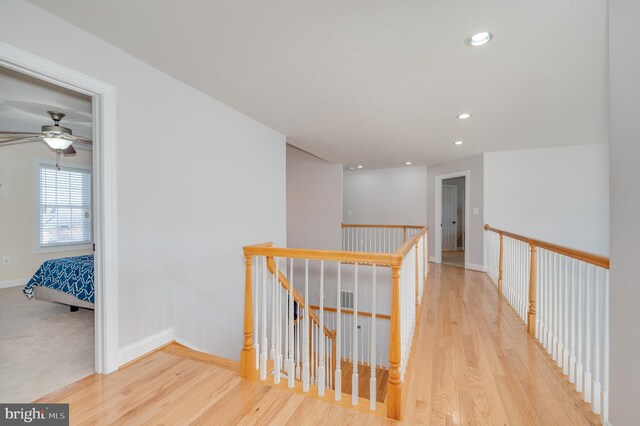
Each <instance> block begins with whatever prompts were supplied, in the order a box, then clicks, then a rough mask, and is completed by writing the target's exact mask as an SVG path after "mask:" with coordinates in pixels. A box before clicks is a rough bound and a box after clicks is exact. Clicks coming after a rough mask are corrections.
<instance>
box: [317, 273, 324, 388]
mask: <svg viewBox="0 0 640 426" xmlns="http://www.w3.org/2000/svg"><path fill="white" fill-rule="evenodd" d="M320 336H323V338H320V339H319V343H320V347H319V348H318V349H319V356H320V365H319V366H318V378H319V381H318V395H319V396H324V388H325V381H324V379H325V371H324V260H321V261H320Z"/></svg>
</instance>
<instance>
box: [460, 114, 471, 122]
mask: <svg viewBox="0 0 640 426" xmlns="http://www.w3.org/2000/svg"><path fill="white" fill-rule="evenodd" d="M469 117H471V114H469V113H467V112H465V113H463V114H460V115H458V118H459V119H460V120H466V119H467V118H469Z"/></svg>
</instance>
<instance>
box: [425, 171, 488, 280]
mask: <svg viewBox="0 0 640 426" xmlns="http://www.w3.org/2000/svg"><path fill="white" fill-rule="evenodd" d="M457 177H464V178H465V179H464V240H465V241H464V246H465V247H466V248H468V247H469V193H470V192H471V191H470V189H469V188H471V172H470V171H469V170H463V171H460V172H454V173H446V174H443V175H438V176H436V177H435V185H436V188H435V189H436V193H435V200H434V201H435V202H434V204H435V215H434V216H435V222H434V225H435V228H436V229H435V250H434V260H433V261H434V263H442V226H440V224H442V181H443V180H445V179H452V178H457ZM475 266H477V265H475ZM464 267H465V269H471V265H470V264H469V250H468V249H467V250H465V251H464Z"/></svg>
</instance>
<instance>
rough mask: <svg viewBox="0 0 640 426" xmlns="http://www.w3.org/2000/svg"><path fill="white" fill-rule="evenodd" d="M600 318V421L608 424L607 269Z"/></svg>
mask: <svg viewBox="0 0 640 426" xmlns="http://www.w3.org/2000/svg"><path fill="white" fill-rule="evenodd" d="M604 274H605V280H604V291H603V293H604V294H603V308H604V312H603V314H604V315H603V318H602V333H603V335H602V337H603V339H602V346H603V347H602V370H603V371H602V423H603V424H605V425H607V424H609V270H605V271H604Z"/></svg>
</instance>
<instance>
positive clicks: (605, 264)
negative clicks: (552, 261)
mask: <svg viewBox="0 0 640 426" xmlns="http://www.w3.org/2000/svg"><path fill="white" fill-rule="evenodd" d="M484 230H485V231H491V232H495V233H496V234H499V235H504V236H505V237H509V238H513V239H514V240H518V241H522V242H523V243H527V244H529V245H532V246H536V247H538V248H542V249H545V250H549V251H552V252H554V253H558V254H562V255H564V256H567V257H571V258H573V259H576V260H581V261H583V262H586V263H590V264H592V265H596V266H599V267H601V268H605V269H609V258H608V257H605V256H601V255H599V254H593V253H589V252H586V251H582V250H576V249H572V248H570V247H565V246H561V245H558V244H553V243H548V242H546V241H541V240H536V239H535V238H529V237H525V236H523V235H519V234H514V233H512V232H508V231H504V230H502V229H496V228H492V227H491V226H489V225H484Z"/></svg>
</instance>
